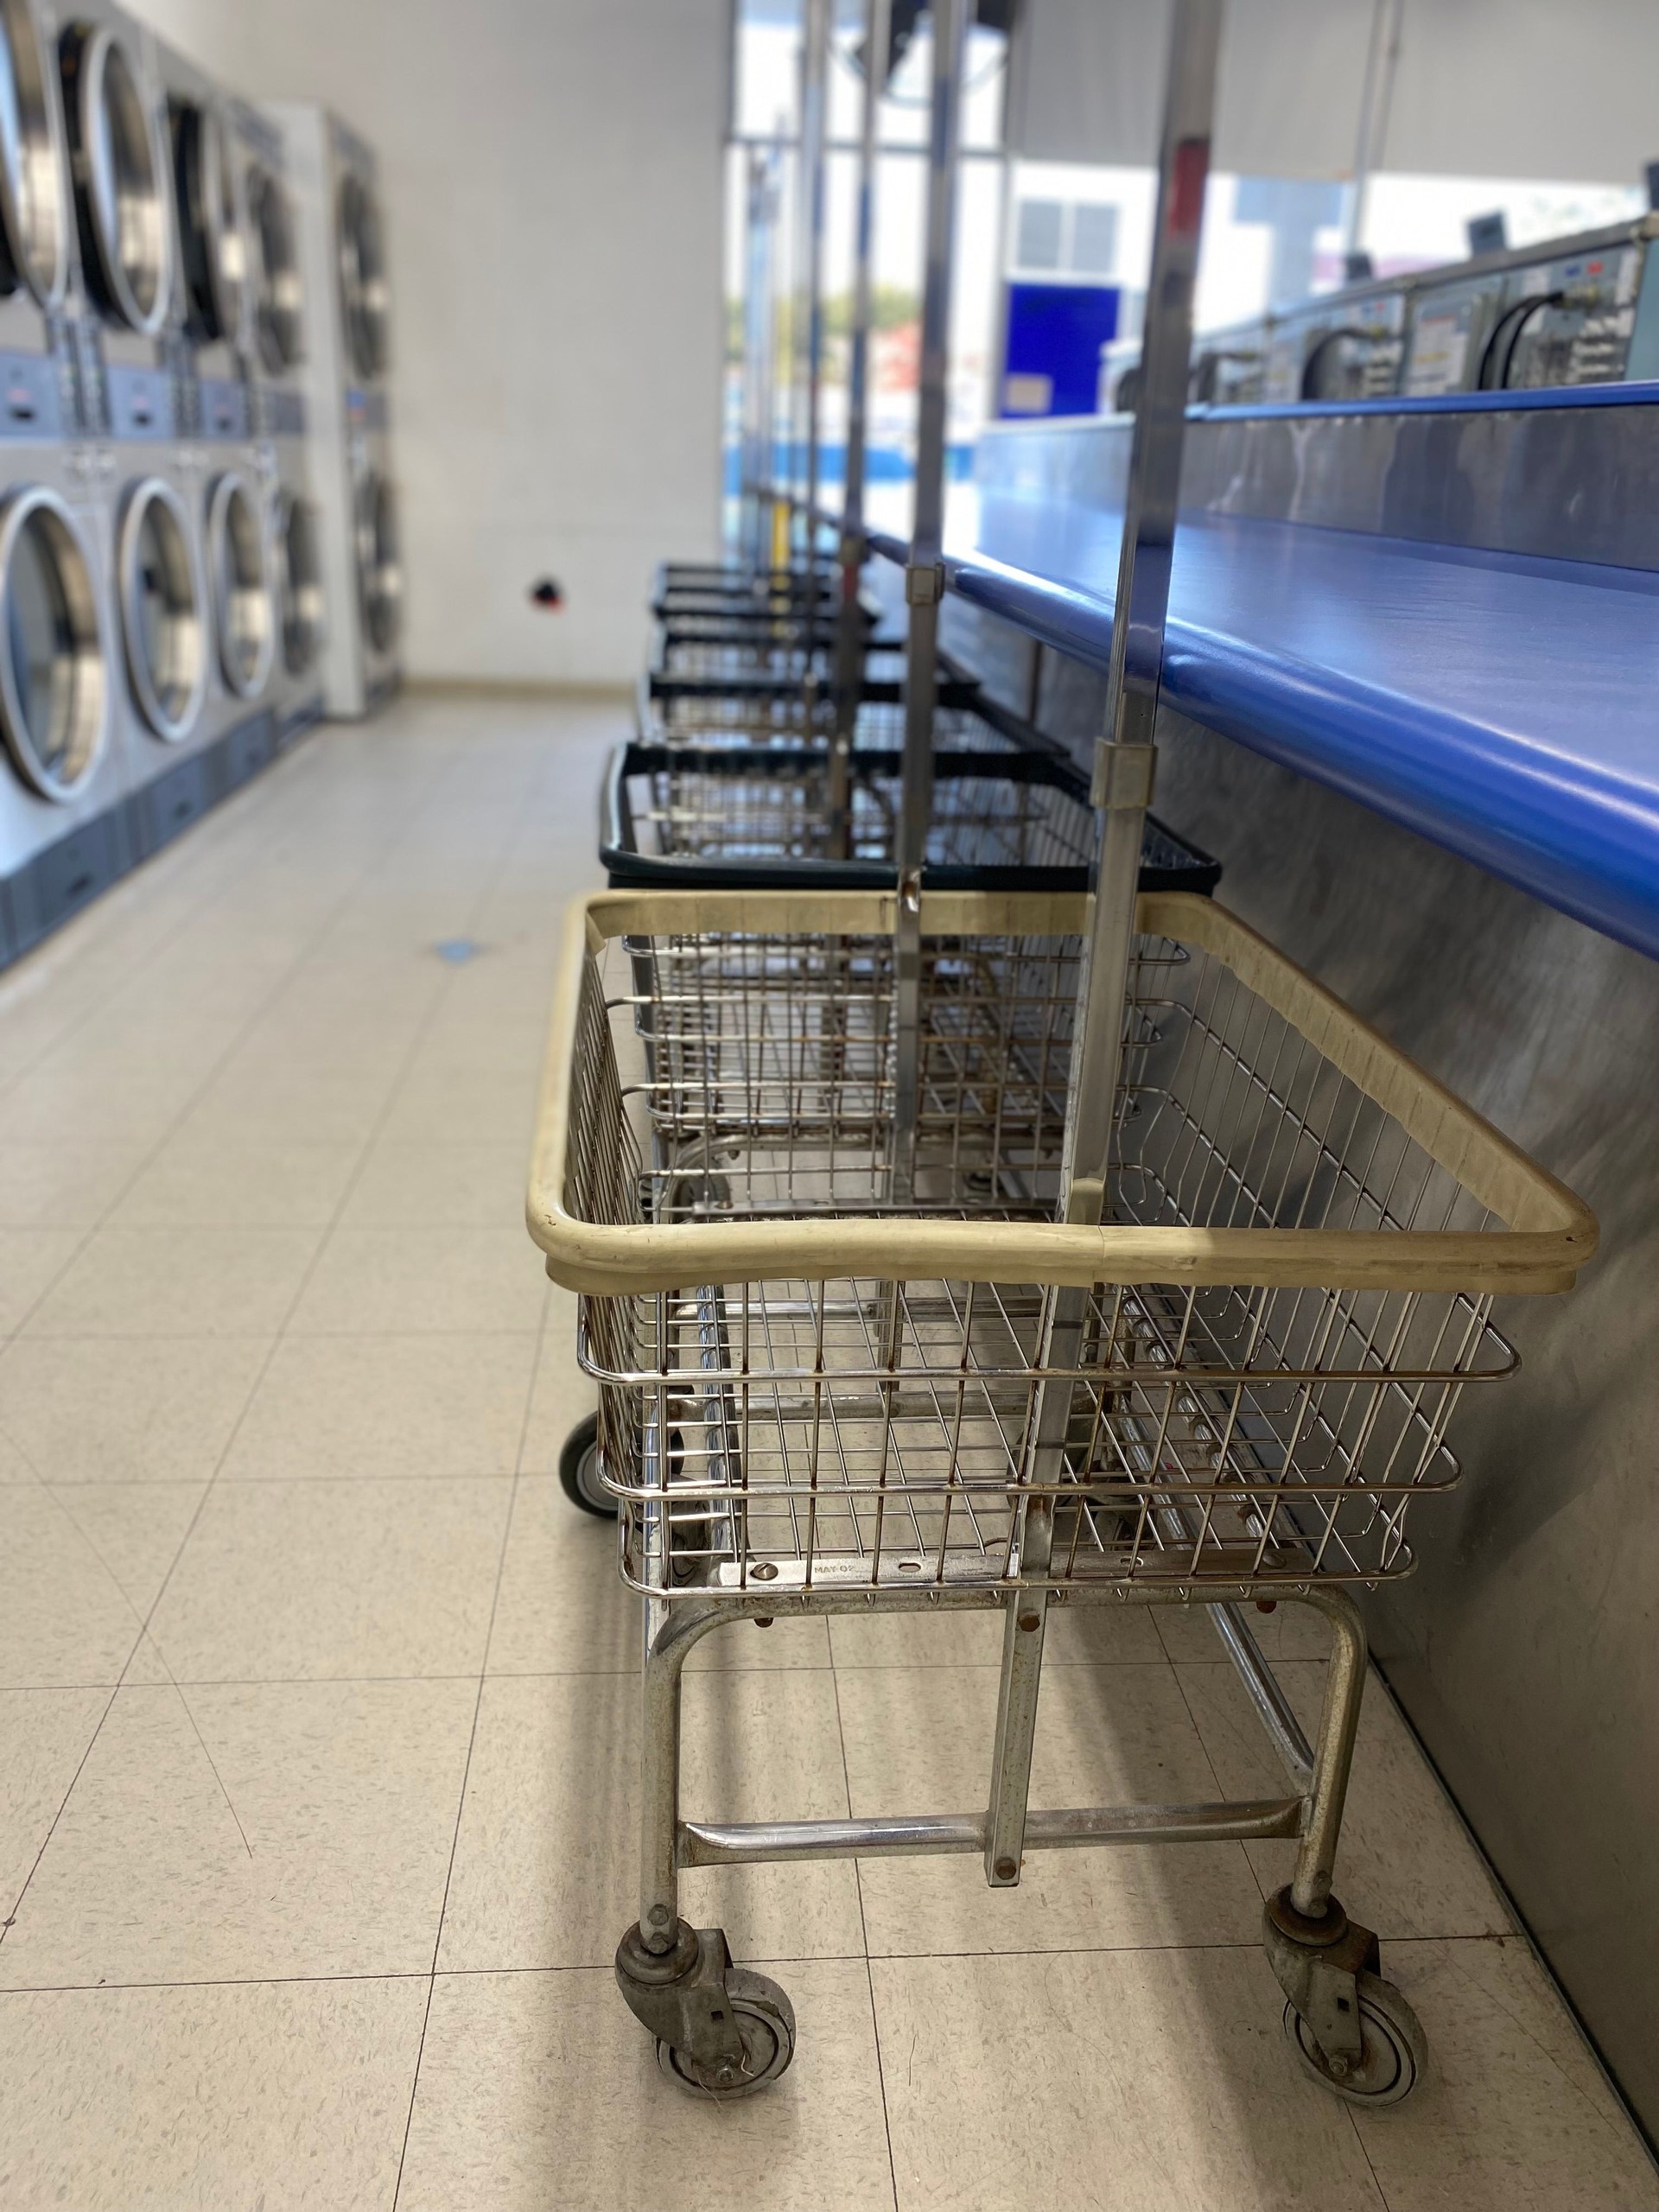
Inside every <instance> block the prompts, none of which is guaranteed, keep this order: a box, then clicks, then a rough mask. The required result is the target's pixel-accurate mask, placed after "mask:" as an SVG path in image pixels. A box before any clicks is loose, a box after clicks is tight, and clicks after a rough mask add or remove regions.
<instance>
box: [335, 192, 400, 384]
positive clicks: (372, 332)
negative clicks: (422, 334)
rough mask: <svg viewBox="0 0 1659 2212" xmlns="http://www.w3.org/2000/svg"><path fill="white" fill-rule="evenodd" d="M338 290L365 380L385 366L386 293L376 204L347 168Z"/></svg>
mask: <svg viewBox="0 0 1659 2212" xmlns="http://www.w3.org/2000/svg"><path fill="white" fill-rule="evenodd" d="M339 222H340V304H341V306H342V307H343V308H345V311H346V346H347V348H348V350H349V352H350V353H351V357H352V366H353V369H354V370H355V371H356V372H357V374H358V375H359V377H360V378H362V379H363V381H364V382H365V383H367V382H369V381H370V379H371V378H375V377H378V376H382V375H384V374H385V367H386V356H387V351H388V346H387V325H388V321H389V320H390V316H391V295H390V293H389V292H388V289H387V286H386V255H385V245H384V242H383V238H382V232H381V229H380V207H379V203H378V200H376V199H375V196H374V194H373V192H372V190H371V189H370V188H369V187H368V185H366V184H365V182H364V181H363V179H362V178H361V177H359V176H353V175H352V174H351V173H350V172H349V171H347V173H346V177H345V179H344V181H342V182H341V185H340V209H339Z"/></svg>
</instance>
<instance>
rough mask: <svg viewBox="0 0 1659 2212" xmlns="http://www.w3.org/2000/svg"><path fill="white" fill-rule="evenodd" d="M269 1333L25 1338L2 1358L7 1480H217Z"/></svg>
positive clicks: (1, 1442)
mask: <svg viewBox="0 0 1659 2212" xmlns="http://www.w3.org/2000/svg"><path fill="white" fill-rule="evenodd" d="M269 1353H270V1338H268V1337H200V1338H190V1337H89V1338H74V1337H21V1338H17V1339H16V1341H15V1342H14V1343H13V1344H11V1345H10V1347H9V1348H8V1349H7V1351H5V1353H4V1355H3V1357H0V1482H4V1481H10V1480H12V1479H16V1480H18V1481H23V1480H28V1481H31V1482H33V1481H36V1480H41V1481H45V1482H49V1483H91V1482H110V1483H121V1482H134V1483H138V1482H143V1483H149V1482H190V1481H206V1480H207V1478H208V1477H209V1476H210V1475H211V1474H213V1471H214V1470H215V1468H216V1467H217V1466H218V1465H219V1460H220V1459H222V1457H223V1456H224V1452H225V1447H226V1445H227V1444H228V1443H229V1442H230V1440H231V1437H232V1432H233V1431H234V1429H235V1427H236V1424H237V1421H238V1416H239V1415H240V1414H241V1412H242V1409H243V1408H244V1407H245V1405H246V1404H247V1402H248V1395H249V1393H250V1392H251V1389H253V1386H254V1383H255V1381H256V1379H257V1376H258V1373H259V1370H260V1368H261V1366H262V1365H263V1364H264V1361H265V1359H266V1358H267V1357H268V1356H269Z"/></svg>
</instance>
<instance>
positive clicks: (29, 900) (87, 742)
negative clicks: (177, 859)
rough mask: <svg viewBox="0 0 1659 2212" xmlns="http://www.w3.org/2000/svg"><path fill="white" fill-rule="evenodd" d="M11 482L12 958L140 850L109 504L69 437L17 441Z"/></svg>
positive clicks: (5, 857)
mask: <svg viewBox="0 0 1659 2212" xmlns="http://www.w3.org/2000/svg"><path fill="white" fill-rule="evenodd" d="M4 462H5V467H6V484H5V488H4V491H3V493H0V751H3V759H0V964H3V962H4V961H5V960H10V959H13V958H16V956H17V955H18V954H19V953H20V952H23V951H26V950H28V949H29V946H30V945H32V944H35V943H37V942H38V940H39V939H40V938H42V937H44V936H45V935H46V934H47V933H48V931H50V930H53V929H55V928H56V927H57V925H59V923H60V922H62V921H65V920H67V918H68V917H69V916H70V915H71V914H73V913H75V912H78V911H79V909H80V908H81V907H82V906H86V904H87V903H88V902H89V901H90V900H91V899H94V898H95V897H96V896H97V895H98V893H99V892H100V891H102V890H104V889H105V887H106V886H108V885H109V884H110V883H111V882H113V881H114V880H115V879H116V878H117V877H118V876H119V875H121V874H124V872H125V871H126V869H127V868H129V867H130V865H131V862H132V857H133V855H132V847H131V836H130V820H129V810H128V805H127V798H128V782H127V776H126V764H125V761H124V756H123V750H122V747H121V746H120V745H119V743H118V741H117V732H118V688H117V686H118V655H119V652H120V650H121V649H120V645H119V642H118V633H117V623H116V613H115V605H114V594H113V589H112V576H111V544H110V537H109V528H108V508H107V504H106V501H105V495H104V486H103V482H102V480H101V478H100V477H99V474H98V472H97V471H96V470H95V469H93V470H89V469H88V467H86V454H84V453H83V452H82V451H81V450H80V449H79V448H73V447H68V446H64V445H49V446H48V445H39V446H27V445H23V444H21V443H18V444H10V445H9V446H8V447H7V448H6V451H5V454H4Z"/></svg>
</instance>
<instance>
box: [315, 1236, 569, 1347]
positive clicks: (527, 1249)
mask: <svg viewBox="0 0 1659 2212" xmlns="http://www.w3.org/2000/svg"><path fill="white" fill-rule="evenodd" d="M545 1286H546V1277H545V1276H544V1275H543V1273H542V1270H541V1268H539V1267H538V1266H537V1255H536V1249H535V1247H534V1246H533V1245H532V1244H531V1242H530V1239H529V1238H528V1237H527V1236H524V1235H523V1234H522V1233H519V1234H517V1235H515V1234H514V1233H513V1232H512V1230H506V1229H440V1228H432V1229H337V1230H334V1234H333V1235H332V1236H330V1237H329V1239H328V1243H327V1246H326V1247H325V1249H324V1250H323V1254H322V1256H321V1259H320V1260H319V1262H317V1268H316V1273H315V1274H314V1276H313V1277H312V1279H311V1281H310V1282H309V1283H308V1285H307V1286H306V1293H305V1296H304V1297H303V1298H302V1300H300V1303H299V1306H298V1308H297V1310H296V1313H295V1315H294V1319H293V1323H292V1326H293V1329H294V1331H295V1332H296V1334H297V1335H302V1336H359V1335H364V1334H368V1335H386V1334H394V1335H395V1334H397V1333H399V1332H418V1333H425V1332H429V1331H436V1332H443V1333H448V1334H453V1333H454V1332H457V1331H467V1332H484V1331H493V1330H518V1329H535V1328H537V1327H538V1326H539V1325H540V1322H541V1315H542V1293H543V1289H544V1287H545Z"/></svg>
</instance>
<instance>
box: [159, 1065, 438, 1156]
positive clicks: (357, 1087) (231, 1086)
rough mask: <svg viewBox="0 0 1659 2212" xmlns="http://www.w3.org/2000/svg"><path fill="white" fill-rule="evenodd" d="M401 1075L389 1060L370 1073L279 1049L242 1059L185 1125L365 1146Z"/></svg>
mask: <svg viewBox="0 0 1659 2212" xmlns="http://www.w3.org/2000/svg"><path fill="white" fill-rule="evenodd" d="M396 1081H397V1064H396V1062H395V1061H394V1060H392V1059H391V1058H387V1059H386V1060H385V1061H384V1062H378V1061H377V1062H376V1063H374V1064H373V1065H370V1066H368V1067H366V1068H365V1067H360V1066H356V1067H354V1066H351V1065H345V1066H342V1065H339V1064H338V1063H337V1062H334V1061H332V1060H323V1061H308V1060H296V1059H289V1058H285V1057H283V1055H281V1054H280V1053H277V1052H272V1053H270V1055H269V1056H267V1055H264V1054H263V1053H262V1054H261V1055H260V1057H258V1058H254V1059H250V1060H246V1061H244V1060H242V1059H239V1058H238V1059H237V1060H233V1061H232V1063H231V1065H229V1066H228V1067H227V1068H226V1070H225V1071H224V1072H223V1073H222V1074H221V1075H219V1077H216V1078H215V1080H214V1081H213V1084H211V1085H210V1086H209V1088H208V1089H207V1090H206V1091H205V1092H204V1093H203V1094H202V1096H201V1097H200V1099H199V1100H198V1101H197V1102H196V1103H195V1104H194V1107H193V1108H192V1109H191V1111H190V1113H189V1115H188V1117H187V1119H186V1121H185V1122H184V1124H183V1128H185V1130H187V1131H188V1132H189V1133H190V1134H191V1135H197V1134H200V1135H204V1136H205V1135H210V1134H213V1135H219V1136H222V1137H227V1138H234V1139H239V1140H240V1141H243V1142H245V1143H252V1142H257V1141H261V1140H264V1141H270V1142H271V1143H273V1144H349V1145H361V1144H365V1143H366V1142H367V1141H368V1139H369V1137H370V1136H371V1135H372V1133H373V1130H374V1128H375V1124H376V1122H378V1120H379V1118H380V1115H381V1113H382V1111H383V1110H384V1109H385V1103H386V1101H387V1099H388V1098H389V1097H390V1096H391V1090H392V1086H393V1084H395V1082H396Z"/></svg>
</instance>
